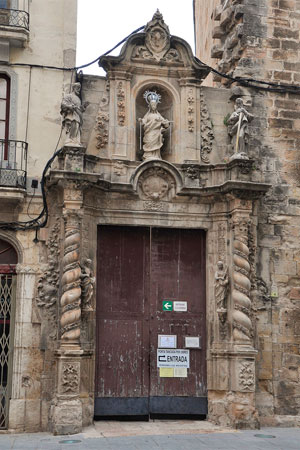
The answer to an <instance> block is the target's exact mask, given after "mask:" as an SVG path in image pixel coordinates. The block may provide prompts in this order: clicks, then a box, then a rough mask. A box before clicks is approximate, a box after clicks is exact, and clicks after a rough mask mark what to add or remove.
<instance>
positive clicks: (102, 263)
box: [95, 226, 207, 416]
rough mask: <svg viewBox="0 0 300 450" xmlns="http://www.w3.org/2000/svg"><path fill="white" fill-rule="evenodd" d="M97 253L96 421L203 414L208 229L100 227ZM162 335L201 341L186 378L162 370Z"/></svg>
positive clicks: (181, 345)
mask: <svg viewBox="0 0 300 450" xmlns="http://www.w3.org/2000/svg"><path fill="white" fill-rule="evenodd" d="M97 251H98V256H97V305H96V321H97V324H96V377H95V416H127V415H128V416H137V415H143V416H145V415H151V414H153V415H155V414H168V415H170V414H176V415H179V414H184V415H186V414H191V415H199V414H201V415H204V414H206V413H207V391H206V330H205V232H204V231H202V230H198V229H176V228H153V227H127V226H99V228H98V249H97ZM166 300H168V301H169V303H171V302H173V301H183V302H187V311H181V312H180V311H169V310H166V311H165V310H163V301H166ZM159 335H172V336H176V337H177V342H176V347H177V349H184V348H185V346H186V339H185V338H186V337H200V342H201V348H191V349H190V350H189V352H190V367H189V368H188V369H187V370H186V372H187V373H186V374H185V375H184V376H176V377H173V376H172V377H168V376H167V377H165V376H163V375H164V374H163V371H161V370H160V369H159V368H158V367H157V348H158V336H159Z"/></svg>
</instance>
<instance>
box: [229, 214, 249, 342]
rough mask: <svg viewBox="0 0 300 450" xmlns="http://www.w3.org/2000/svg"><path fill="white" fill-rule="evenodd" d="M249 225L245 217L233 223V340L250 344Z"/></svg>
mask: <svg viewBox="0 0 300 450" xmlns="http://www.w3.org/2000/svg"><path fill="white" fill-rule="evenodd" d="M249 225H250V220H249V219H248V218H245V217H238V218H236V219H235V220H234V222H233V231H234V241H233V247H234V251H233V291H232V298H233V305H234V312H233V338H234V339H235V340H237V341H246V342H249V341H250V339H251V337H252V322H251V319H250V316H251V300H250V289H251V282H250V264H249V247H248V228H249Z"/></svg>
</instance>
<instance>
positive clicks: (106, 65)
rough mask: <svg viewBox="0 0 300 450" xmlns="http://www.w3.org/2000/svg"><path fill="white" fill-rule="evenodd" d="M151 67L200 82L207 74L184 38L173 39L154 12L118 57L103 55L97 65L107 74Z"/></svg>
mask: <svg viewBox="0 0 300 450" xmlns="http://www.w3.org/2000/svg"><path fill="white" fill-rule="evenodd" d="M141 65H143V66H153V65H156V66H157V65H159V67H164V66H166V67H168V68H171V67H174V68H178V69H179V70H180V69H181V70H182V69H183V70H185V71H190V72H191V75H192V76H195V77H197V78H198V79H203V78H205V77H206V76H207V74H208V73H209V69H207V68H206V67H205V66H204V65H203V64H202V63H201V62H200V61H199V60H197V59H196V58H195V57H194V56H193V53H192V50H191V47H190V45H189V44H188V43H187V42H186V41H185V40H183V39H181V38H179V37H177V36H172V35H171V34H170V31H169V27H168V26H167V25H166V24H165V22H164V20H163V16H162V14H161V13H160V12H159V11H158V10H157V11H156V13H155V14H154V16H153V18H152V20H151V21H150V22H148V23H147V25H146V27H145V31H144V32H142V33H136V34H133V35H132V36H131V37H130V38H129V39H128V40H127V42H126V43H125V45H124V46H123V47H122V49H121V52H120V55H119V56H103V57H102V58H100V60H99V66H100V67H103V69H104V70H106V71H113V70H114V69H118V68H119V69H121V68H123V69H125V70H126V67H128V66H130V68H131V70H130V72H134V67H140V66H141Z"/></svg>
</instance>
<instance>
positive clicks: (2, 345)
mask: <svg viewBox="0 0 300 450" xmlns="http://www.w3.org/2000/svg"><path fill="white" fill-rule="evenodd" d="M17 262H18V257H17V253H16V251H15V249H14V248H13V247H12V245H11V244H9V243H8V242H6V241H4V240H2V239H0V429H5V428H7V426H8V410H9V398H10V391H11V372H12V370H11V369H12V346H13V345H12V344H13V333H12V331H13V327H12V323H13V316H14V307H15V296H16V264H17Z"/></svg>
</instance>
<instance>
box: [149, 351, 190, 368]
mask: <svg viewBox="0 0 300 450" xmlns="http://www.w3.org/2000/svg"><path fill="white" fill-rule="evenodd" d="M157 367H185V368H186V369H189V367H190V351H189V350H183V349H182V350H181V349H176V350H175V349H174V350H169V349H167V348H158V349H157Z"/></svg>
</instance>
